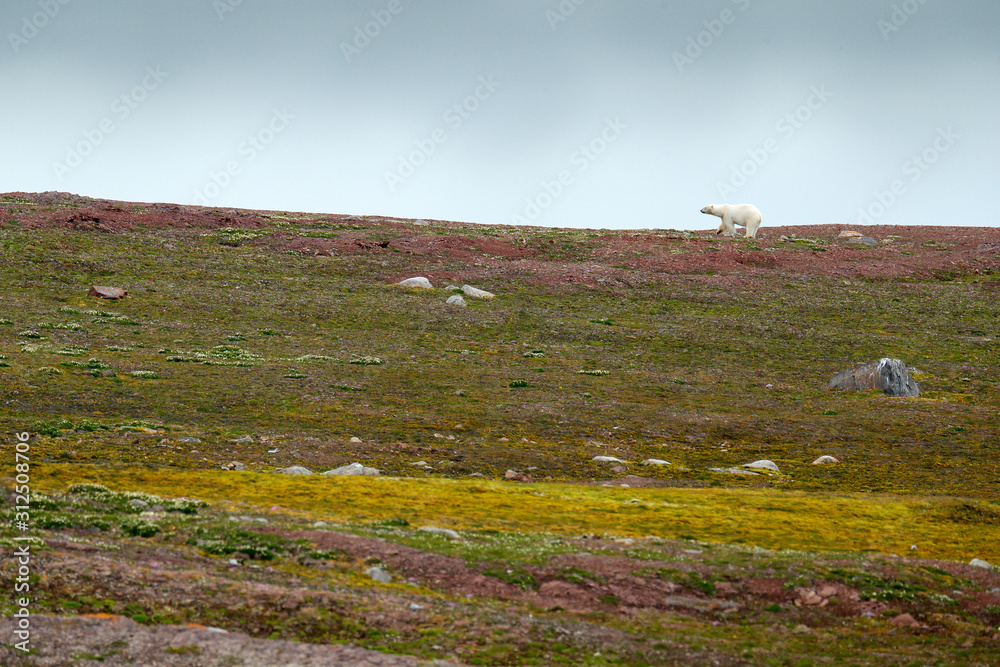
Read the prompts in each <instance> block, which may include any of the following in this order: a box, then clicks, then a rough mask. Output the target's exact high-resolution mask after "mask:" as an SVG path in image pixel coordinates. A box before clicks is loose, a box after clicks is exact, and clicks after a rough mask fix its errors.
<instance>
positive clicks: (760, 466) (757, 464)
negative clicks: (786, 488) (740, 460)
mask: <svg viewBox="0 0 1000 667" xmlns="http://www.w3.org/2000/svg"><path fill="white" fill-rule="evenodd" d="M743 467H744V468H754V469H757V470H771V471H773V472H781V471H780V470H778V466H777V465H775V463H774V461H769V460H768V459H761V460H760V461H753V462H752V463H744V464H743Z"/></svg>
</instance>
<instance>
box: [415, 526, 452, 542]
mask: <svg viewBox="0 0 1000 667" xmlns="http://www.w3.org/2000/svg"><path fill="white" fill-rule="evenodd" d="M417 530H418V531H419V532H421V533H432V534H434V535H444V536H445V537H450V538H451V539H453V540H460V539H462V536H461V535H459V534H458V533H456V532H455V531H454V530H451V529H449V528H437V527H435V526H423V527H422V528H417Z"/></svg>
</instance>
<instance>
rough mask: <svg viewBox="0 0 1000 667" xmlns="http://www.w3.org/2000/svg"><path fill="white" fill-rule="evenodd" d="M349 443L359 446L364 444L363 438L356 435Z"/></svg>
mask: <svg viewBox="0 0 1000 667" xmlns="http://www.w3.org/2000/svg"><path fill="white" fill-rule="evenodd" d="M349 442H351V443H353V444H358V443H360V442H362V440H361V438H359V437H357V436H356V435H352V436H351V439H350V441H349Z"/></svg>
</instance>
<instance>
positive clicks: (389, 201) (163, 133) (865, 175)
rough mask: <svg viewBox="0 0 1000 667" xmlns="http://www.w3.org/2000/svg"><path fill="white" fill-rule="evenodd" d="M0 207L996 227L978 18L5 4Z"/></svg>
mask: <svg viewBox="0 0 1000 667" xmlns="http://www.w3.org/2000/svg"><path fill="white" fill-rule="evenodd" d="M0 34H2V35H3V38H4V39H3V43H2V44H0V90H2V91H3V98H2V99H3V103H2V104H0V120H2V125H0V127H2V136H3V140H2V143H0V151H2V153H0V157H2V160H0V191H15V190H22V191H45V190H60V191H67V192H73V193H78V194H84V195H89V196H94V197H106V198H112V199H123V200H134V201H161V202H178V203H189V204H190V203H199V204H209V205H213V206H224V207H247V208H266V209H289V210H296V211H313V212H324V213H353V214H372V215H395V216H403V217H414V218H438V219H451V220H462V221H469V222H477V223H487V224H497V223H501V224H511V223H519V224H526V223H530V224H540V225H546V226H555V227H607V228H675V229H706V228H709V227H714V225H713V224H712V221H711V220H710V219H708V218H706V217H705V216H703V215H702V214H701V213H699V209H700V208H701V207H703V206H705V205H706V204H711V203H742V202H750V203H753V204H756V205H757V206H758V207H759V208H760V209H761V211H762V212H763V215H764V229H765V230H766V227H767V226H768V225H785V224H818V223H833V222H839V223H858V222H859V221H860V222H871V223H882V224H920V225H938V224H948V225H986V226H996V225H998V224H1000V219H998V217H997V215H996V213H995V211H996V210H997V207H996V205H995V204H989V203H988V198H989V197H992V196H996V194H995V193H996V192H997V190H998V188H997V185H998V183H1000V178H998V177H1000V160H998V158H997V149H998V147H1000V122H998V119H1000V2H997V1H996V0H951V1H949V2H945V1H944V0H884V1H883V0H838V1H837V2H802V1H801V0H708V1H704V2H681V1H679V0H630V1H628V2H624V1H621V0H619V1H618V2H611V1H608V0H604V1H602V0H561V1H560V0H502V1H496V2H485V1H480V0H439V1H437V2H431V1H430V0H423V1H421V0H374V1H368V0H359V1H357V2H351V3H333V2H326V1H319V0H298V1H296V2H278V1H276V0H214V2H213V0H171V1H170V2H153V1H150V0H127V1H126V0H99V1H90V2H88V1H87V0H6V1H5V2H3V3H2V5H0Z"/></svg>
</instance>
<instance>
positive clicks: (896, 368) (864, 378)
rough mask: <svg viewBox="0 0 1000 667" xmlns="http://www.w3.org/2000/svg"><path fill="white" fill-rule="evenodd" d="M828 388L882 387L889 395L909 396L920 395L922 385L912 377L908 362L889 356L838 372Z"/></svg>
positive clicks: (867, 389)
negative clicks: (907, 366) (918, 384)
mask: <svg viewBox="0 0 1000 667" xmlns="http://www.w3.org/2000/svg"><path fill="white" fill-rule="evenodd" d="M826 388H827V389H844V390H854V391H869V390H871V389H880V390H881V391H883V392H885V394H886V395H887V396H902V397H907V398H912V397H915V396H919V395H920V387H919V386H917V383H916V382H914V381H913V378H912V377H910V371H909V370H907V368H906V364H904V363H903V362H902V361H900V360H899V359H889V358H887V357H885V358H882V359H879V360H878V361H869V362H868V363H866V364H859V365H857V366H855V367H854V368H851V369H848V370H846V371H841V372H839V373H837V374H836V375H834V376H833V379H831V380H830V384H828V385H827V387H826Z"/></svg>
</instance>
